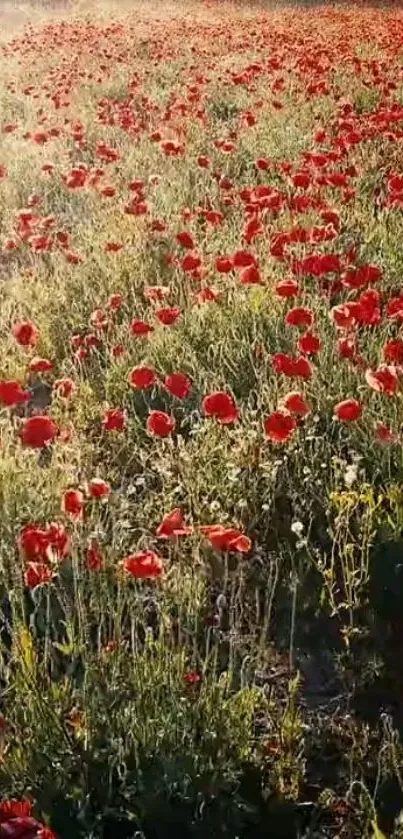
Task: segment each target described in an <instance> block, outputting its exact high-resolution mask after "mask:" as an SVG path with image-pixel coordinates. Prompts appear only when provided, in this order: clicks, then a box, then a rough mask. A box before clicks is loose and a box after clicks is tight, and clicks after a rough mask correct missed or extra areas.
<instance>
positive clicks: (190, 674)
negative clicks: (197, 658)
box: [183, 670, 200, 685]
mask: <svg viewBox="0 0 403 839" xmlns="http://www.w3.org/2000/svg"><path fill="white" fill-rule="evenodd" d="M183 679H184V681H185V682H186V684H187V685H197V684H198V683H199V682H200V673H196V672H195V671H194V670H188V671H187V672H186V673H184V674H183Z"/></svg>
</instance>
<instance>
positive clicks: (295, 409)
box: [281, 390, 312, 417]
mask: <svg viewBox="0 0 403 839" xmlns="http://www.w3.org/2000/svg"><path fill="white" fill-rule="evenodd" d="M281 402H282V405H283V407H284V408H285V409H286V410H287V411H289V412H290V413H291V414H295V416H297V417H306V415H307V414H309V413H310V412H311V410H312V408H311V406H310V405H309V403H308V402H307V401H306V399H305V397H304V395H303V393H300V391H299V390H293V391H292V392H291V393H287V395H286V396H283V398H282V400H281Z"/></svg>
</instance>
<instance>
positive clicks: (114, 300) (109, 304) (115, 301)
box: [106, 292, 123, 312]
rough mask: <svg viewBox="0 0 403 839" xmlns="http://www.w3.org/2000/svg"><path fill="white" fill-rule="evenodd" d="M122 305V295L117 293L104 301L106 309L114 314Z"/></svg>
mask: <svg viewBox="0 0 403 839" xmlns="http://www.w3.org/2000/svg"><path fill="white" fill-rule="evenodd" d="M122 303H123V294H119V292H115V294H110V295H109V297H108V300H107V301H106V308H107V309H112V310H113V311H114V312H116V310H117V309H119V307H120V306H121V305H122Z"/></svg>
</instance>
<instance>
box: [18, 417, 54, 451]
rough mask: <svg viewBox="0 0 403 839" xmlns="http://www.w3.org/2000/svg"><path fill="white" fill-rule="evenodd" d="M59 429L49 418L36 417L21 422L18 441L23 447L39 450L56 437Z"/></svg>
mask: <svg viewBox="0 0 403 839" xmlns="http://www.w3.org/2000/svg"><path fill="white" fill-rule="evenodd" d="M58 433H59V429H58V427H57V425H56V423H55V422H54V420H52V419H51V417H48V416H46V415H45V414H43V415H40V414H39V415H38V416H34V417H28V419H25V420H23V423H22V427H21V429H20V433H19V436H20V440H21V442H22V444H23V445H24V446H29V447H30V448H32V449H40V448H42V447H43V446H47V445H49V443H51V442H52V441H53V440H54V439H55V437H57V435H58Z"/></svg>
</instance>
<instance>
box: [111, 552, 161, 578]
mask: <svg viewBox="0 0 403 839" xmlns="http://www.w3.org/2000/svg"><path fill="white" fill-rule="evenodd" d="M121 564H122V567H123V569H124V570H125V571H126V572H127V573H128V574H131V575H132V576H133V577H136V578H137V579H139V580H154V579H156V578H157V577H160V576H161V574H162V568H163V566H162V559H161V557H159V556H158V554H156V553H154V551H139V552H138V553H135V554H129V556H127V557H126V558H125V559H123V560H122V563H121Z"/></svg>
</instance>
